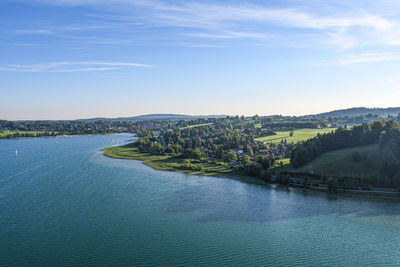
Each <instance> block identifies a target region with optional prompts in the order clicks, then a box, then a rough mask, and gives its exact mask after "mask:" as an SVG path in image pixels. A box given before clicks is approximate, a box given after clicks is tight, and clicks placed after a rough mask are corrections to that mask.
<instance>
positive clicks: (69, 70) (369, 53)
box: [0, 0, 400, 120]
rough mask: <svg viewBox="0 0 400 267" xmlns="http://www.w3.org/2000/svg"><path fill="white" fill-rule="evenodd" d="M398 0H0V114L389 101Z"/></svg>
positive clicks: (294, 109) (393, 96) (392, 102)
mask: <svg viewBox="0 0 400 267" xmlns="http://www.w3.org/2000/svg"><path fill="white" fill-rule="evenodd" d="M399 13H400V2H399V1H388V0H382V1H369V0H366V1H348V0H346V1H343V0H337V1H331V0H325V1H322V0H321V1H320V0H288V1H224V0H220V1H162V0H160V1H157V0H155V1H146V0H29V1H28V0H26V1H24V0H14V1H11V0H10V1H8V0H0V25H1V27H0V44H1V45H0V55H1V56H0V96H1V97H0V119H10V120H17V119H76V118H88V117H118V116H133V115H139V114H148V113H179V114H228V115H236V114H239V115H242V114H243V115H254V114H259V115H270V114H285V115H286V114H288V115H302V114H309V113H318V112H324V111H329V110H332V109H339V108H347V107H353V106H367V107H388V106H400V101H399V99H400V75H399V70H400V64H399V63H400V49H399V48H400V16H399V15H400V14H399Z"/></svg>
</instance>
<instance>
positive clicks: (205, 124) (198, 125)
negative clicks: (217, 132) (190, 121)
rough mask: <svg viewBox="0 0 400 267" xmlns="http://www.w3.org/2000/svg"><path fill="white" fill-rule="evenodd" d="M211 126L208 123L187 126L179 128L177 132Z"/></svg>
mask: <svg viewBox="0 0 400 267" xmlns="http://www.w3.org/2000/svg"><path fill="white" fill-rule="evenodd" d="M213 124H214V123H212V122H209V123H202V124H195V125H189V126H185V127H181V128H179V130H184V129H188V128H195V127H202V126H207V125H213Z"/></svg>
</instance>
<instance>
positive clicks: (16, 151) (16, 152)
mask: <svg viewBox="0 0 400 267" xmlns="http://www.w3.org/2000/svg"><path fill="white" fill-rule="evenodd" d="M15 156H16V157H18V149H16V150H15Z"/></svg>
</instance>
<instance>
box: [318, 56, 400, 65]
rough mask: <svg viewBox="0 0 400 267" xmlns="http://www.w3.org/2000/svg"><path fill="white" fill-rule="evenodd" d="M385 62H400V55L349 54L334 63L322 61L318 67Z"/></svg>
mask: <svg viewBox="0 0 400 267" xmlns="http://www.w3.org/2000/svg"><path fill="white" fill-rule="evenodd" d="M385 61H400V54H397V53H362V54H347V55H342V56H340V57H339V58H337V59H335V60H332V61H320V62H318V63H316V64H315V65H317V66H324V65H362V64H369V63H377V62H385Z"/></svg>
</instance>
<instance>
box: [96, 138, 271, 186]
mask: <svg viewBox="0 0 400 267" xmlns="http://www.w3.org/2000/svg"><path fill="white" fill-rule="evenodd" d="M101 150H102V151H103V153H104V155H105V156H106V157H110V158H115V159H128V160H140V161H142V162H143V164H145V165H147V166H149V167H151V168H153V169H155V170H160V171H175V172H181V173H187V174H192V175H202V176H214V177H221V176H223V177H229V178H232V179H235V180H241V181H246V182H249V183H255V184H265V182H263V181H262V180H260V179H258V178H254V177H249V176H245V175H242V174H240V173H238V172H237V171H235V169H233V168H232V167H231V166H230V165H228V164H226V163H223V162H217V161H213V160H210V159H206V158H202V159H200V160H192V161H191V162H192V164H193V165H195V166H202V168H203V170H202V171H198V170H185V169H182V168H181V164H182V163H183V162H184V159H182V158H180V157H177V156H174V155H154V154H151V153H143V152H139V151H138V149H137V147H135V146H134V145H133V144H127V145H123V146H109V147H104V148H102V149H101Z"/></svg>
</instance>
